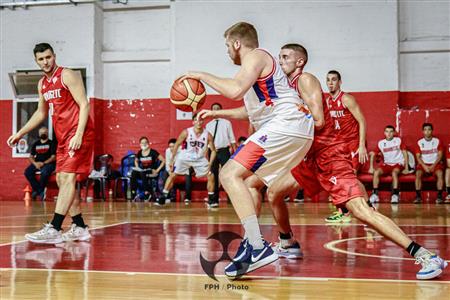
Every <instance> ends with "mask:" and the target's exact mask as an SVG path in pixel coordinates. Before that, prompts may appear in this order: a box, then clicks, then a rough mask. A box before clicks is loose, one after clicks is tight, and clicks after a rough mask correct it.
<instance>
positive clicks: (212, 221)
mask: <svg viewBox="0 0 450 300" xmlns="http://www.w3.org/2000/svg"><path fill="white" fill-rule="evenodd" d="M288 206H289V211H290V214H291V221H292V224H293V231H294V235H295V237H296V238H297V239H298V240H299V241H300V242H301V244H302V247H303V251H304V254H305V257H304V259H302V260H286V259H280V260H279V261H277V262H275V263H274V264H271V265H269V266H266V267H263V268H261V269H260V270H257V271H255V272H253V273H251V274H249V275H248V276H244V277H243V278H241V279H240V280H236V281H229V280H228V279H227V278H226V277H225V276H223V275H222V274H223V268H224V267H225V265H226V264H227V262H226V261H222V262H219V263H218V264H217V265H216V267H215V269H214V270H215V275H216V276H217V279H218V281H214V280H213V279H211V278H209V277H208V276H207V275H206V274H205V272H204V271H203V269H202V267H201V265H200V255H202V256H203V257H205V259H207V260H209V261H216V260H218V259H219V258H220V257H221V255H222V253H223V250H222V246H221V245H220V244H219V242H218V241H214V240H212V239H209V240H208V239H207V238H208V237H209V236H211V235H212V234H214V233H216V232H219V231H232V232H236V233H238V234H242V230H241V226H240V225H239V221H238V219H237V217H236V215H235V213H234V211H233V209H232V207H231V205H229V204H227V203H221V206H220V209H217V210H214V211H212V210H210V211H208V210H207V209H206V208H205V205H204V203H199V202H196V203H192V204H190V205H187V206H186V205H184V203H172V204H170V205H166V206H165V207H157V206H155V205H154V204H151V203H126V202H101V203H99V202H95V203H83V215H84V217H85V220H86V221H87V223H88V224H89V225H90V228H91V233H92V239H91V241H90V242H72V243H64V244H59V245H36V244H31V243H29V242H26V241H24V238H23V235H24V234H25V233H27V232H31V231H35V230H37V229H39V227H40V226H41V225H42V223H43V222H45V221H47V220H50V219H51V216H52V214H53V209H54V203H53V202H47V203H39V202H33V203H32V205H31V206H28V207H26V206H24V204H23V202H19V201H2V202H0V232H1V235H0V268H1V282H0V298H1V299H77V300H78V299H79V300H81V299H176V298H180V299H203V298H205V299H211V298H223V299H421V300H422V299H446V300H448V299H450V298H449V295H450V268H447V269H446V272H444V274H442V275H441V277H439V278H437V279H435V280H432V281H418V280H416V279H415V273H416V272H417V270H418V269H419V267H418V266H417V265H415V264H414V261H413V260H411V259H410V258H409V256H408V255H407V253H406V252H405V251H403V250H402V249H400V248H398V247H397V246H396V245H394V244H393V243H391V242H388V241H386V240H385V239H384V238H382V237H380V236H379V235H378V234H377V233H376V232H374V231H372V230H367V228H364V226H362V225H361V224H360V223H358V222H357V221H356V220H352V222H351V223H350V224H347V225H334V226H330V225H325V223H324V221H323V219H324V218H325V217H326V216H327V215H328V214H329V213H330V212H331V211H332V207H331V206H330V205H329V204H328V203H311V202H306V203H304V204H294V203H289V204H288ZM378 209H379V210H380V211H381V212H382V213H384V214H386V215H387V216H390V217H392V218H393V219H394V220H395V221H396V222H397V223H398V224H400V225H401V227H402V228H403V229H404V230H405V231H406V232H407V233H408V234H410V235H411V236H412V237H413V238H414V239H415V240H417V241H418V242H419V243H420V244H423V245H424V246H426V247H428V248H430V249H434V250H435V251H437V252H438V253H439V254H440V255H441V256H442V257H445V258H446V259H449V258H450V205H436V204H434V203H425V204H422V205H413V204H409V203H408V204H407V203H403V204H400V205H398V206H391V205H390V204H387V203H382V204H380V206H379V208H378ZM260 223H261V224H262V226H261V228H262V232H263V234H264V237H265V238H266V239H267V240H268V241H271V242H275V241H276V240H277V228H276V226H275V225H274V223H273V219H272V216H271V213H270V210H269V209H268V207H267V203H265V204H264V206H263V211H262V216H261V218H260ZM69 225H70V218H68V219H67V220H66V222H65V224H64V227H65V228H67V227H68V226H69ZM238 243H239V240H234V241H233V242H232V243H231V244H230V245H229V248H230V251H229V252H230V255H231V256H232V255H234V251H235V250H236V248H237V246H238Z"/></svg>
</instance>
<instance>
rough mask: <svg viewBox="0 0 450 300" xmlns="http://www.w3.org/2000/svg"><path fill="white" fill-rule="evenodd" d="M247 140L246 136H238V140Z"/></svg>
mask: <svg viewBox="0 0 450 300" xmlns="http://www.w3.org/2000/svg"><path fill="white" fill-rule="evenodd" d="M246 140H247V138H246V137H245V136H240V137H239V138H238V142H245V141H246Z"/></svg>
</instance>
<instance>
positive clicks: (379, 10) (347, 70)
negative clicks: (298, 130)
mask: <svg viewBox="0 0 450 300" xmlns="http://www.w3.org/2000/svg"><path fill="white" fill-rule="evenodd" d="M217 2H218V1H213V2H212V3H211V2H207V3H204V2H203V3H201V5H198V4H194V3H195V2H192V1H181V2H176V26H177V27H176V38H175V41H176V43H175V53H176V55H175V58H176V62H175V70H176V73H180V72H182V71H184V70H187V69H201V70H208V71H211V72H213V73H217V74H222V75H228V76H231V75H232V74H234V72H235V71H236V68H234V67H232V66H231V63H230V61H229V59H228V58H227V55H226V49H225V46H224V39H223V32H224V31H225V29H227V28H228V27H229V26H230V25H232V24H233V23H235V22H238V21H242V20H245V21H248V22H250V23H252V24H254V25H255V27H256V28H257V30H258V33H259V37H260V46H261V47H263V48H267V49H268V50H269V51H271V52H272V53H273V54H275V55H278V52H279V49H280V47H281V46H282V45H283V44H285V43H288V42H298V43H301V44H303V45H304V46H305V47H306V48H307V49H308V51H309V56H310V59H309V63H308V66H307V70H309V71H310V72H312V73H314V74H316V75H317V76H318V77H319V78H320V79H321V81H322V84H324V80H323V79H324V78H325V75H326V72H327V71H328V70H330V69H337V70H340V71H341V72H342V76H343V79H344V81H345V87H346V89H349V90H352V91H367V90H370V91H377V90H396V89H398V84H397V82H398V80H397V64H398V63H397V55H396V53H397V39H398V37H397V30H396V26H397V25H396V24H397V5H396V3H395V2H387V3H386V2H353V3H352V2H348V4H340V3H338V2H328V3H323V2H319V3H315V2H304V3H302V2H299V3H293V2H283V3H279V2H276V1H273V2H256V3H255V2H253V1H247V2H245V3H241V4H240V5H236V4H235V3H233V2H231V3H230V2H220V3H217ZM205 24H208V25H205Z"/></svg>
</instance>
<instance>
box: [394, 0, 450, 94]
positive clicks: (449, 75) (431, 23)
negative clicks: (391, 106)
mask: <svg viewBox="0 0 450 300" xmlns="http://www.w3.org/2000/svg"><path fill="white" fill-rule="evenodd" d="M399 31H400V43H399V44H400V71H399V72H400V89H401V90H402V91H430V90H431V91H432V90H437V91H448V90H450V1H430V0H428V1H422V2H418V1H414V2H413V1H400V3H399Z"/></svg>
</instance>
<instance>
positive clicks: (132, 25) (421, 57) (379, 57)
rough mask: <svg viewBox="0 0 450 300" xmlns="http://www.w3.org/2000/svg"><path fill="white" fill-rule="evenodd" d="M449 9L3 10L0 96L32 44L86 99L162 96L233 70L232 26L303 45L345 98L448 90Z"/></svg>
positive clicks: (27, 63)
mask: <svg viewBox="0 0 450 300" xmlns="http://www.w3.org/2000/svg"><path fill="white" fill-rule="evenodd" d="M448 5H449V4H448V2H447V3H446V2H434V3H426V4H421V3H419V2H415V1H414V2H411V1H401V2H400V3H397V2H396V1H370V2H369V1H354V2H350V1H347V2H343V3H342V2H335V1H329V2H312V1H311V2H278V1H272V2H266V1H261V2H258V1H245V2H244V1H240V2H239V1H209V2H199V1H192V0H183V1H180V0H178V1H169V0H161V1H137V0H130V1H129V4H128V5H122V4H112V3H111V2H104V3H102V4H97V5H95V4H83V5H78V6H73V5H59V6H43V7H30V8H28V9H27V10H24V9H21V8H17V9H16V10H14V11H12V10H9V9H4V10H0V17H1V18H0V19H1V21H0V22H1V23H0V25H1V29H0V30H1V35H0V39H1V45H0V50H1V51H0V52H1V54H0V58H1V61H0V63H1V67H0V76H1V77H0V88H1V91H0V99H11V98H13V95H12V90H11V88H10V86H9V81H8V78H7V76H6V74H7V73H8V72H11V71H14V70H15V69H24V68H26V69H29V68H36V66H35V64H34V61H33V55H32V48H33V46H34V44H35V43H37V42H41V41H48V42H50V43H51V44H53V45H54V46H55V51H56V53H57V56H58V61H59V63H60V64H61V65H64V66H74V67H75V66H76V67H86V68H87V72H88V74H87V75H88V86H89V90H88V94H89V95H90V96H95V97H99V98H106V99H140V98H165V97H168V91H169V88H170V85H171V83H172V81H173V79H175V77H176V76H177V75H179V74H181V73H183V72H185V71H187V70H204V71H210V72H212V73H215V74H218V75H222V76H232V75H233V74H234V73H235V72H236V70H237V68H236V67H235V66H233V65H232V63H231V61H230V60H229V58H228V57H227V54H226V49H225V46H224V39H223V36H222V35H223V32H224V30H225V29H226V28H227V27H228V26H230V25H231V24H233V23H235V22H237V21H241V20H246V21H248V22H251V23H253V24H254V25H255V26H256V28H257V29H258V31H259V35H260V43H261V46H262V47H264V48H267V49H268V50H269V51H271V52H272V53H274V54H277V53H278V50H279V47H280V46H281V45H283V44H284V43H287V42H300V43H302V44H303V45H304V46H305V47H306V48H307V49H308V50H309V54H310V59H309V63H308V66H307V70H308V71H310V72H312V73H314V74H316V75H317V76H318V77H319V79H320V80H321V81H322V84H323V85H324V80H323V79H324V77H325V74H326V72H327V71H328V70H329V69H338V70H340V71H341V73H342V75H343V81H344V88H345V89H346V90H349V91H387V90H398V89H399V88H401V89H402V90H450V84H449V82H448V78H449V76H448V74H449V71H450V70H449V52H448V49H450V47H448V41H449V36H450V34H449V28H450V25H449V19H448V15H449V12H450V11H449V8H448ZM398 9H399V11H398ZM399 26H400V27H399ZM398 27H399V28H398ZM399 40H400V41H401V42H400V43H399ZM424 48H427V49H428V50H427V49H425V50H423V49H424ZM411 49H412V50H411ZM430 49H431V50H430ZM446 49H447V50H446ZM399 51H400V54H399ZM399 63H400V65H401V68H399ZM399 69H400V71H401V72H400V75H399ZM94 75H95V76H94ZM399 78H400V79H399ZM324 88H325V86H324Z"/></svg>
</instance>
